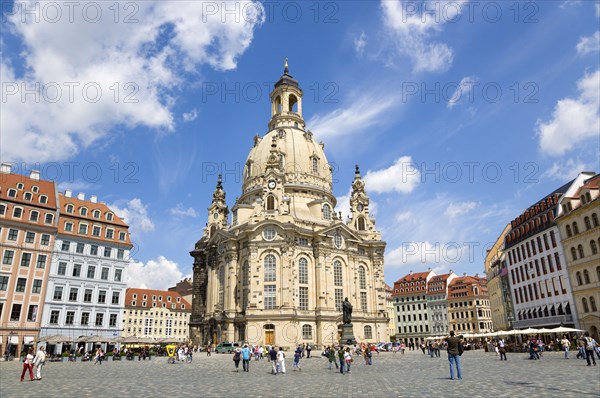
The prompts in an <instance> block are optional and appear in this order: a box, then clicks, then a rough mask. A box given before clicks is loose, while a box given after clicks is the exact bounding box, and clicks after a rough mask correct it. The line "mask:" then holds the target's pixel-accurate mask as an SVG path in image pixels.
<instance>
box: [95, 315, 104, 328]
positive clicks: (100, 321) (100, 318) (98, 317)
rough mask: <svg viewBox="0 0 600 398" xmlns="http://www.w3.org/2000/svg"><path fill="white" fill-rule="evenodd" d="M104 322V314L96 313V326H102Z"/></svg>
mask: <svg viewBox="0 0 600 398" xmlns="http://www.w3.org/2000/svg"><path fill="white" fill-rule="evenodd" d="M103 324H104V314H96V326H102V325H103Z"/></svg>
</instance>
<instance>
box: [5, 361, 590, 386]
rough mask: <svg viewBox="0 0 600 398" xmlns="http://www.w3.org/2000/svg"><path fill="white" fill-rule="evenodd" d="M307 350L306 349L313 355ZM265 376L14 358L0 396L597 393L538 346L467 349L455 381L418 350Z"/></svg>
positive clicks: (221, 366) (211, 365) (580, 366)
mask: <svg viewBox="0 0 600 398" xmlns="http://www.w3.org/2000/svg"><path fill="white" fill-rule="evenodd" d="M314 353H315V351H313V354H314ZM292 357H293V355H292V354H291V353H288V354H287V358H286V368H287V369H286V370H287V372H286V374H284V375H279V376H273V375H271V374H270V369H271V368H270V364H269V363H268V362H267V360H266V359H265V360H262V361H258V362H256V361H254V360H253V361H252V362H251V364H250V372H249V373H244V372H242V371H241V367H242V366H241V363H240V372H239V373H236V372H234V369H233V368H234V366H233V361H232V357H231V355H226V354H220V355H217V354H213V356H212V357H206V354H203V353H200V354H196V355H195V356H194V361H193V363H191V364H183V363H177V364H171V365H170V364H167V360H166V358H155V359H153V360H152V361H148V360H146V361H137V360H136V361H121V362H116V361H115V362H112V361H109V362H105V363H103V364H102V365H93V363H88V362H84V363H56V362H53V363H49V364H48V365H46V366H45V367H44V369H43V377H44V378H43V380H41V381H34V382H31V381H28V380H26V381H25V382H20V381H19V377H20V375H21V369H22V364H20V363H18V362H12V363H6V362H0V396H1V397H3V398H9V397H19V398H22V397H24V396H29V397H33V396H36V397H82V396H90V397H91V396H117V397H128V396H138V397H167V396H177V397H179V396H181V397H185V396H209V397H235V396H243V395H248V396H252V397H271V396H285V397H336V398H337V397H361V398H362V397H465V396H466V397H469V398H474V397H530V398H531V397H598V396H600V366H590V367H587V366H586V361H584V360H577V359H575V354H573V355H572V358H571V359H568V360H566V359H564V358H563V357H562V353H544V357H543V358H542V359H541V360H539V361H530V360H528V359H527V355H526V354H508V361H500V360H499V359H498V357H496V356H495V355H494V354H493V353H485V352H483V351H472V352H471V351H467V352H465V354H463V356H462V358H461V365H462V366H461V367H462V372H463V380H453V381H451V380H449V369H448V360H447V357H446V353H445V352H444V351H442V356H441V358H429V357H428V356H425V355H423V354H422V353H421V352H420V351H407V352H406V354H405V355H404V356H401V355H400V354H397V355H396V356H394V355H393V354H391V353H381V354H380V355H375V356H373V365H372V366H366V365H364V362H363V360H362V358H359V357H356V358H355V361H354V363H353V364H352V373H351V374H347V375H341V374H340V373H339V372H336V371H335V368H334V370H328V369H327V366H328V362H327V360H326V359H325V358H321V357H318V356H317V357H314V358H310V359H306V358H304V359H303V360H302V361H301V366H302V371H301V372H297V371H292V359H291V358H292Z"/></svg>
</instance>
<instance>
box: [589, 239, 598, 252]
mask: <svg viewBox="0 0 600 398" xmlns="http://www.w3.org/2000/svg"><path fill="white" fill-rule="evenodd" d="M590 248H591V249H592V254H598V246H597V245H596V242H595V241H593V240H591V241H590Z"/></svg>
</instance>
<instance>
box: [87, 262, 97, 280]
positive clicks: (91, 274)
mask: <svg viewBox="0 0 600 398" xmlns="http://www.w3.org/2000/svg"><path fill="white" fill-rule="evenodd" d="M95 276H96V267H95V266H94V265H88V268H87V277H88V279H94V277H95Z"/></svg>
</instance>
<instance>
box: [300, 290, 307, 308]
mask: <svg viewBox="0 0 600 398" xmlns="http://www.w3.org/2000/svg"><path fill="white" fill-rule="evenodd" d="M298 302H299V308H300V309H301V310H304V311H306V310H308V287H306V286H300V290H299V295H298Z"/></svg>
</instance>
